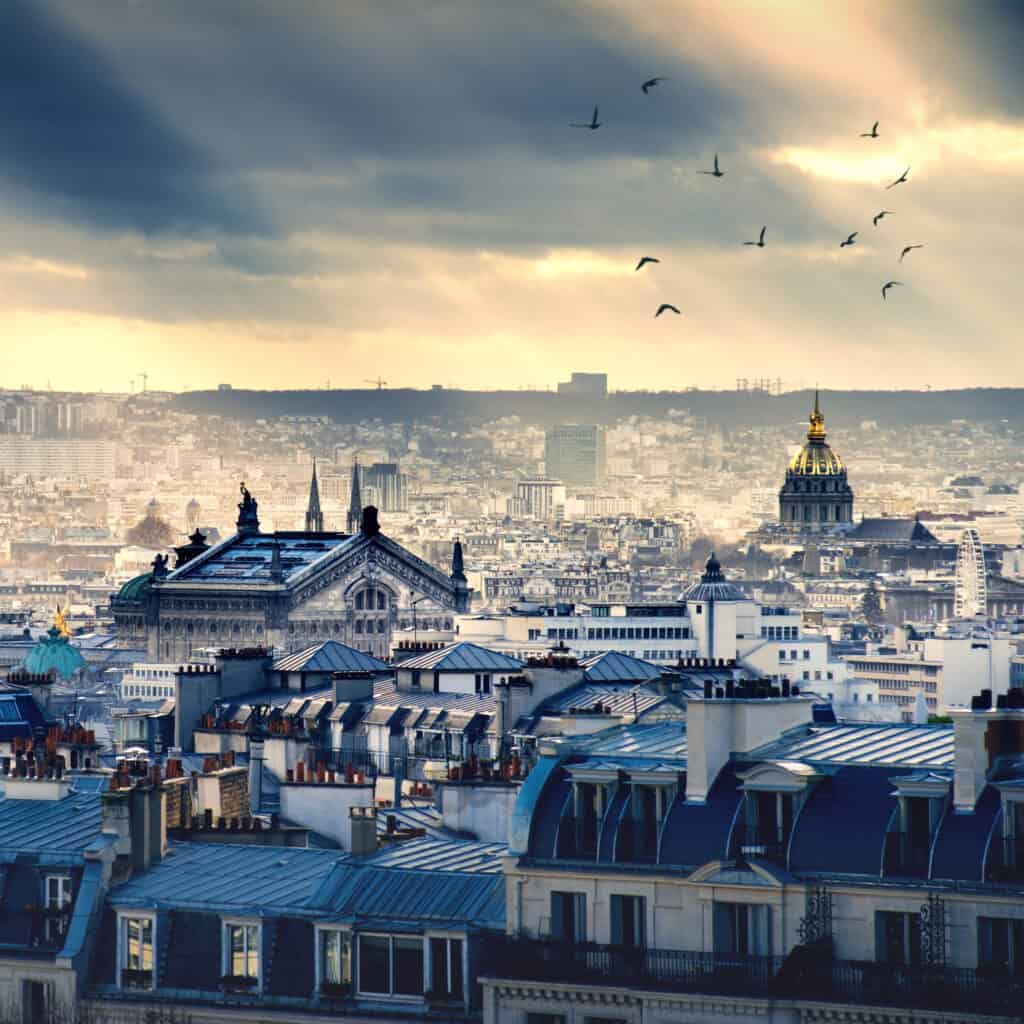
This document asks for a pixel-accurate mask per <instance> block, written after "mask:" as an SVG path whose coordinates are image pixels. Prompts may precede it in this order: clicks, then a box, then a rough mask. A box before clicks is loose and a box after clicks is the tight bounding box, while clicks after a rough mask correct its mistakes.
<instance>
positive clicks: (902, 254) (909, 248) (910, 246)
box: [900, 245, 924, 263]
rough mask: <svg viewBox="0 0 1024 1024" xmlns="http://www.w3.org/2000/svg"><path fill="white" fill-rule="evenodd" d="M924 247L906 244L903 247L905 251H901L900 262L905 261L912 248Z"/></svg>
mask: <svg viewBox="0 0 1024 1024" xmlns="http://www.w3.org/2000/svg"><path fill="white" fill-rule="evenodd" d="M923 248H924V246H923V245H906V246H904V247H903V252H901V253H900V263H902V262H903V257H904V256H906V255H907V253H908V252H910V250H911V249H923Z"/></svg>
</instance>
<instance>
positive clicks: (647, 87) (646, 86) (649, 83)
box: [640, 78, 665, 96]
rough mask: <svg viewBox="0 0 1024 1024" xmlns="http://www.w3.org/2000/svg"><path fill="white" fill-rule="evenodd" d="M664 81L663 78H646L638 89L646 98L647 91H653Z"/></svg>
mask: <svg viewBox="0 0 1024 1024" xmlns="http://www.w3.org/2000/svg"><path fill="white" fill-rule="evenodd" d="M664 81H665V79H664V78H648V79H647V81H646V82H644V84H643V85H641V86H640V88H641V89H643V91H644V95H645V96H646V95H647V93H648V90H650V89H653V88H654V87H655V86H656V85H657V84H658V83H659V82H664Z"/></svg>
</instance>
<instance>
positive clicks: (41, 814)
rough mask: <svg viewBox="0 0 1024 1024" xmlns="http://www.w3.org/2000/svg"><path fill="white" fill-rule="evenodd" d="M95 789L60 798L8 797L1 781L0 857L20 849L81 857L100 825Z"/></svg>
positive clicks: (100, 804)
mask: <svg viewBox="0 0 1024 1024" xmlns="http://www.w3.org/2000/svg"><path fill="white" fill-rule="evenodd" d="M102 819H103V809H102V803H101V794H100V792H99V791H98V790H93V791H89V792H85V791H79V790H74V789H72V790H71V792H70V793H69V794H68V795H67V796H66V797H64V798H63V799H62V800H11V799H8V797H7V795H6V793H5V792H4V791H3V786H2V785H0V861H3V860H13V859H14V857H15V856H17V854H19V853H32V854H39V855H49V854H53V855H61V856H69V855H70V856H74V857H80V856H81V855H82V853H83V851H84V850H85V848H86V847H87V846H89V844H90V843H92V842H93V840H95V839H96V837H97V836H98V835H99V834H100V831H101V828H102Z"/></svg>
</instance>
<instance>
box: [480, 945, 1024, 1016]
mask: <svg viewBox="0 0 1024 1024" xmlns="http://www.w3.org/2000/svg"><path fill="white" fill-rule="evenodd" d="M830 951H831V943H829V942H823V943H815V944H811V945H805V946H797V947H796V948H795V949H794V950H793V951H792V952H791V953H790V954H789V956H786V957H780V956H748V955H744V954H738V953H737V954H733V953H698V952H690V951H686V950H666V949H635V948H627V947H621V946H599V945H596V944H592V943H586V944H572V943H565V942H559V941H555V940H538V939H527V938H516V937H514V936H496V937H492V938H490V939H487V940H486V941H485V945H484V949H483V950H482V960H481V974H482V975H484V976H485V977H490V978H495V979H502V980H510V981H530V982H557V983H560V984H570V985H573V984H574V985H580V986H602V985H604V986H607V985H612V986H617V987H626V988H638V989H645V990H648V991H659V990H660V991H671V992H700V993H706V994H708V995H717V994H723V995H725V994H728V995H734V996H745V997H749V998H759V997H760V998H770V999H792V1000H812V1001H820V1002H833V1003H846V1004H853V1005H858V1006H859V1005H864V1006H890V1007H904V1008H917V1009H936V1010H939V1009H941V1010H945V1011H948V1012H964V1013H975V1014H977V1013H993V1014H1000V1013H1004V1014H1005V1013H1010V1014H1016V1013H1018V1012H1019V1008H1020V1006H1021V1005H1022V1004H1024V978H1021V977H1006V976H1005V973H1004V974H1003V975H1001V976H999V977H998V981H997V983H993V982H994V975H993V972H992V971H991V970H985V969H979V970H977V971H975V970H970V969H967V968H953V967H929V966H902V965H895V964H885V963H872V962H869V961H853V960H845V961H844V960H833V959H832V958H831V952H830Z"/></svg>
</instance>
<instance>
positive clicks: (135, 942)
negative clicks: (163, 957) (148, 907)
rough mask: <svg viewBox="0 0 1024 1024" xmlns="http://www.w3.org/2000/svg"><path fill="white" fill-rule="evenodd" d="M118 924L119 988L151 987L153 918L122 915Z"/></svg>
mask: <svg viewBox="0 0 1024 1024" xmlns="http://www.w3.org/2000/svg"><path fill="white" fill-rule="evenodd" d="M119 924H120V929H119V934H118V940H119V941H118V944H119V946H120V950H121V957H120V961H121V976H120V981H121V988H141V989H151V988H153V932H154V920H153V918H152V917H122V918H121V920H120V922H119Z"/></svg>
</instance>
